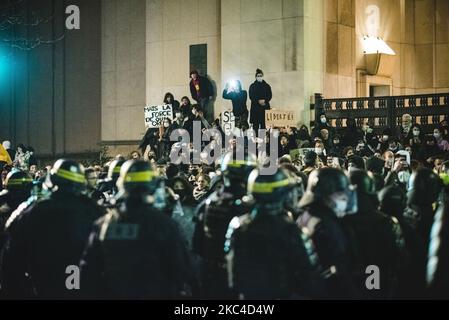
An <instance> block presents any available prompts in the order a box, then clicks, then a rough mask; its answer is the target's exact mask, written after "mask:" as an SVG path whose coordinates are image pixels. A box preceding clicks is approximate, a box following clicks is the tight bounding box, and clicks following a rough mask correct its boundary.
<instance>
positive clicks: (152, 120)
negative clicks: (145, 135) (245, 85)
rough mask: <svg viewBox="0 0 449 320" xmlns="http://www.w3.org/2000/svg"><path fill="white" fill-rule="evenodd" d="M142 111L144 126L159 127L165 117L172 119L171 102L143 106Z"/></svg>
mask: <svg viewBox="0 0 449 320" xmlns="http://www.w3.org/2000/svg"><path fill="white" fill-rule="evenodd" d="M143 111H144V114H145V127H146V128H159V127H160V126H161V125H162V120H164V119H166V118H168V119H170V120H172V121H173V108H172V106H171V104H164V105H160V106H149V107H145V108H144V109H143Z"/></svg>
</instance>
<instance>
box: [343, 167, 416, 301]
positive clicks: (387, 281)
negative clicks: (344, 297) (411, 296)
mask: <svg viewBox="0 0 449 320" xmlns="http://www.w3.org/2000/svg"><path fill="white" fill-rule="evenodd" d="M349 177H350V182H351V184H352V185H354V186H356V188H357V189H356V190H357V201H358V203H359V206H358V210H357V212H356V213H354V214H350V215H346V216H344V217H343V218H341V223H342V225H343V228H344V232H345V234H346V236H347V238H348V239H349V245H350V248H351V274H352V278H353V280H354V283H355V285H356V286H357V288H358V291H359V293H360V295H361V298H363V299H388V298H394V297H396V296H397V294H398V281H399V276H400V275H401V274H402V272H403V271H404V270H405V268H406V267H407V265H408V258H409V257H408V252H407V249H406V246H405V240H404V237H403V234H402V230H401V226H400V225H399V221H398V220H397V219H395V218H393V217H388V216H386V215H385V214H383V213H382V212H380V211H378V210H377V208H378V200H377V194H376V188H375V183H374V179H372V178H371V177H370V176H369V175H368V173H367V172H366V171H364V170H353V171H351V172H350V176H349ZM368 266H376V267H378V268H379V287H378V288H374V289H373V288H371V287H370V288H367V286H366V281H367V277H368V275H369V274H367V273H366V270H367V267H368Z"/></svg>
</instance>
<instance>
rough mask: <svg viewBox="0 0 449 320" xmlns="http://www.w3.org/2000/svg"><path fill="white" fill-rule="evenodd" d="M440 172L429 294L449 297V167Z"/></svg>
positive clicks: (432, 242) (431, 245)
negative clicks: (441, 184)
mask: <svg viewBox="0 0 449 320" xmlns="http://www.w3.org/2000/svg"><path fill="white" fill-rule="evenodd" d="M445 169H446V170H445V171H444V172H443V173H442V174H440V178H441V180H442V182H443V185H444V188H443V192H442V193H441V198H440V201H441V202H440V205H439V207H438V209H437V211H436V213H435V220H434V223H433V226H432V229H431V233H430V244H429V255H428V260H427V275H426V283H427V288H428V292H427V296H428V297H430V298H433V299H447V298H448V297H449V274H448V272H447V270H449V170H448V169H449V168H445Z"/></svg>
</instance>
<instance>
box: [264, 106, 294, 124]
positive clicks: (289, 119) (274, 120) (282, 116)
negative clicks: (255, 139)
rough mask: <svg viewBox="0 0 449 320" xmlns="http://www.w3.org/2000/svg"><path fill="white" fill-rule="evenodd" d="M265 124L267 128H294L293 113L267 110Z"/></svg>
mask: <svg viewBox="0 0 449 320" xmlns="http://www.w3.org/2000/svg"><path fill="white" fill-rule="evenodd" d="M265 123H266V125H267V126H269V127H285V126H290V127H296V123H297V121H296V117H295V113H294V112H293V111H290V110H274V109H271V110H267V111H265Z"/></svg>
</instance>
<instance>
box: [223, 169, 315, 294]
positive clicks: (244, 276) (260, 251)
mask: <svg viewBox="0 0 449 320" xmlns="http://www.w3.org/2000/svg"><path fill="white" fill-rule="evenodd" d="M295 185H296V181H295V180H293V179H291V178H289V176H288V174H287V173H286V172H285V171H284V170H283V169H278V170H277V172H276V173H275V174H273V175H263V174H260V172H259V171H258V170H257V169H256V170H254V171H253V172H252V173H251V174H250V176H249V178H248V193H249V195H250V196H251V197H253V198H254V200H255V206H254V208H253V209H252V210H251V211H250V212H249V213H247V214H245V215H243V216H240V217H235V218H234V219H233V220H232V221H231V223H230V225H229V229H228V232H227V235H226V242H225V252H226V253H227V256H226V257H227V266H228V281H229V286H230V288H231V289H232V290H233V293H234V294H235V296H234V297H236V298H237V297H238V298H240V299H242V298H243V299H289V298H295V297H296V298H298V297H313V296H317V295H318V294H317V291H319V286H320V284H321V281H320V280H319V278H317V274H316V273H314V267H316V264H317V257H316V254H315V253H314V251H313V250H312V248H313V246H312V245H311V243H310V239H307V237H306V235H305V234H303V233H302V232H301V230H300V229H298V227H297V226H296V224H295V222H294V220H293V218H292V215H291V214H290V213H288V211H287V210H286V209H285V205H286V204H285V202H286V201H288V198H289V194H290V193H291V192H292V191H293V190H294V188H295ZM312 283H313V286H312ZM312 289H313V290H312Z"/></svg>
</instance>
